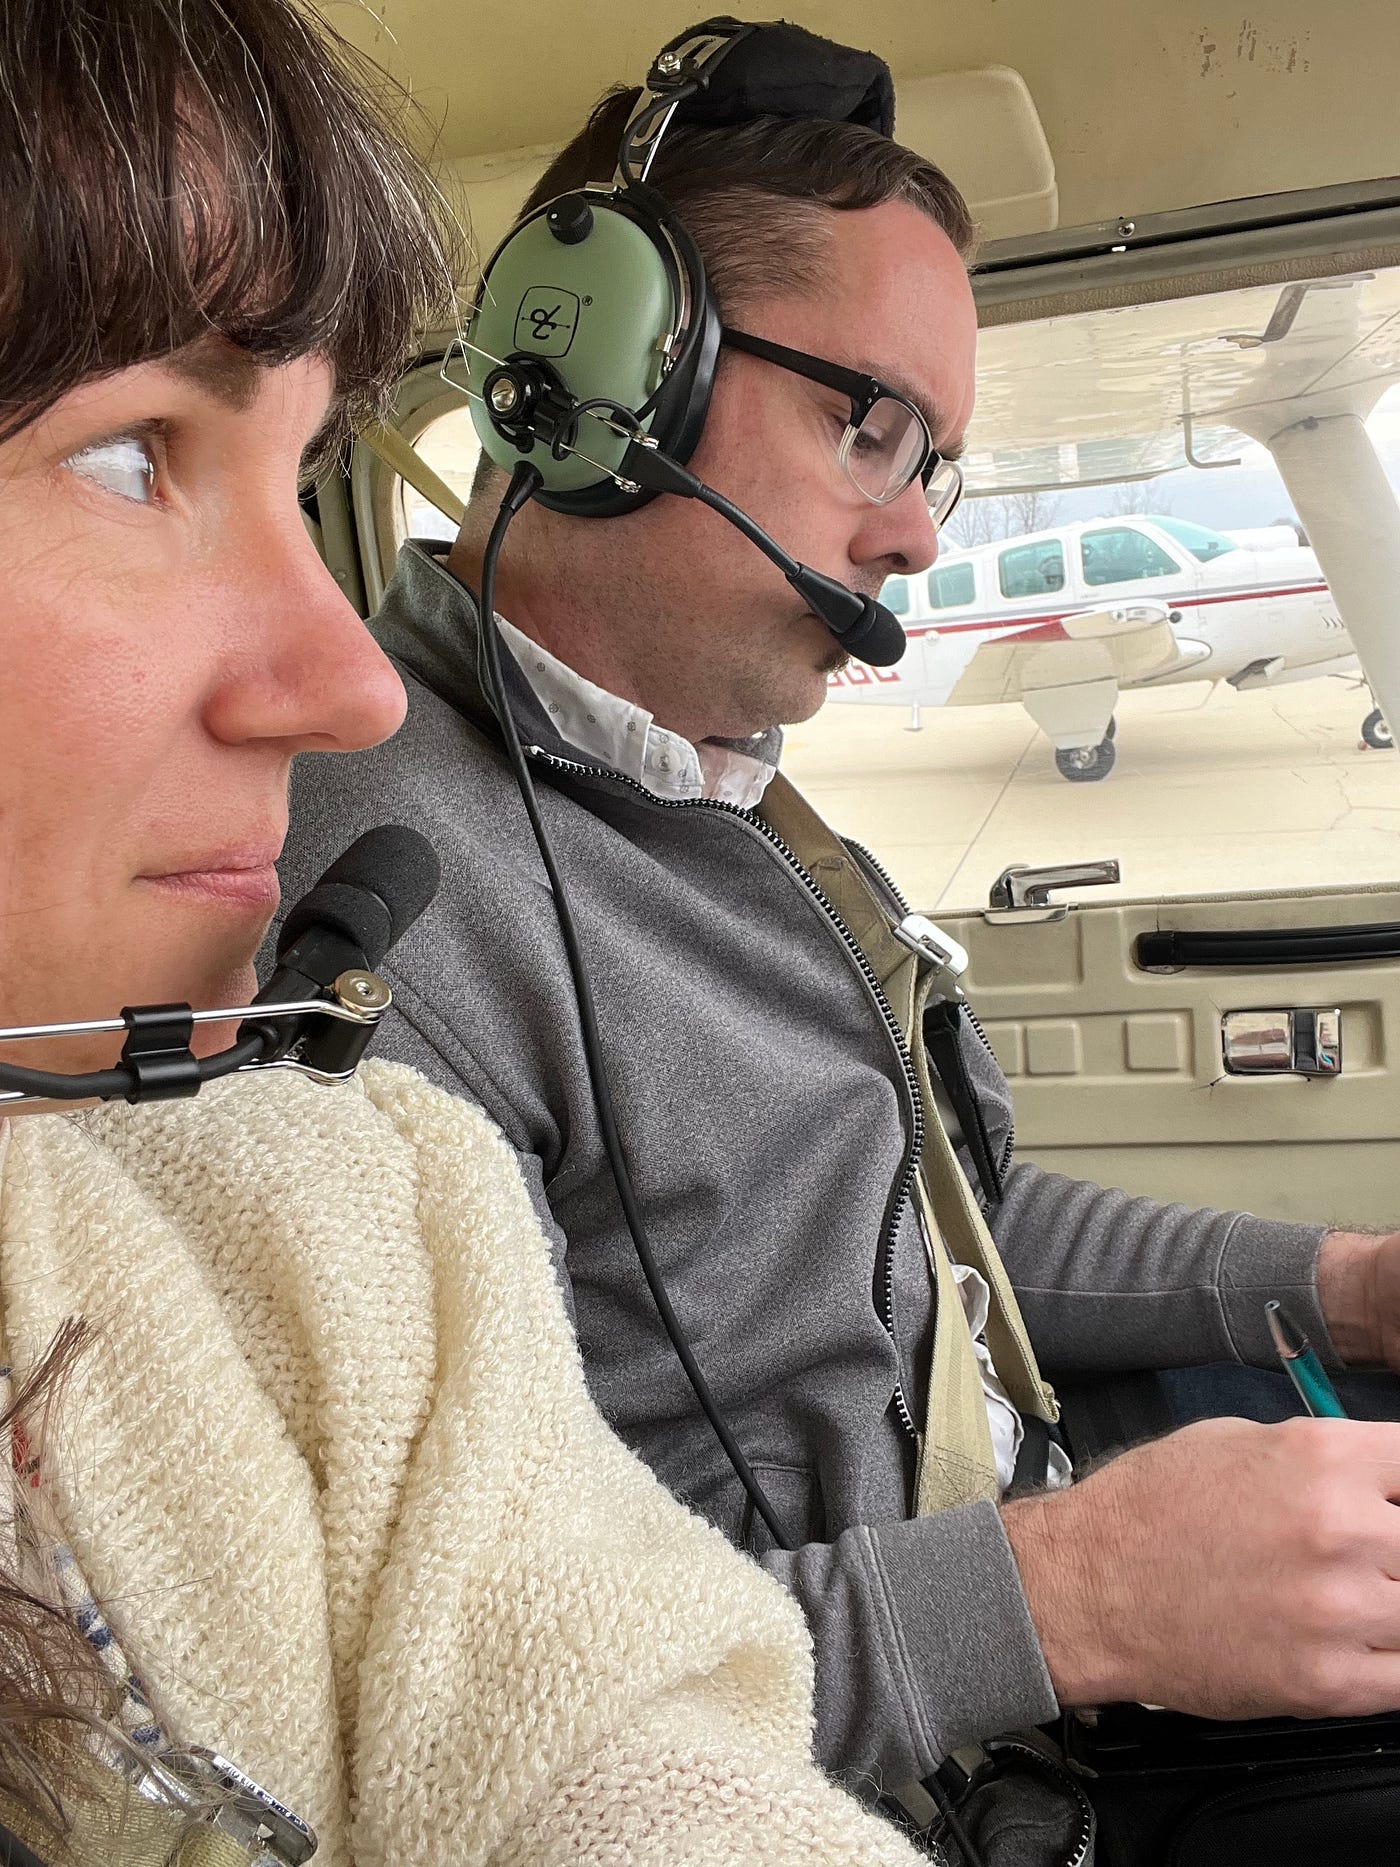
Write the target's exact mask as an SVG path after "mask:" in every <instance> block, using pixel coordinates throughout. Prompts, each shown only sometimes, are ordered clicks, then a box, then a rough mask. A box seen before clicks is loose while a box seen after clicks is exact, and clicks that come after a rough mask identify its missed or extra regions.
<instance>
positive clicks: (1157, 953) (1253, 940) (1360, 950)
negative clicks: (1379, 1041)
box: [1133, 921, 1400, 970]
mask: <svg viewBox="0 0 1400 1867" xmlns="http://www.w3.org/2000/svg"><path fill="white" fill-rule="evenodd" d="M1133 959H1134V961H1135V962H1136V964H1137V965H1138V966H1140V967H1142V968H1143V969H1144V970H1146V969H1148V968H1151V967H1157V966H1330V965H1335V964H1337V963H1338V962H1341V961H1345V960H1364V959H1400V921H1380V922H1377V923H1375V924H1374V925H1372V926H1369V927H1263V928H1249V929H1247V930H1245V931H1243V932H1238V933H1145V934H1139V935H1138V937H1137V940H1136V941H1135V942H1134V945H1133Z"/></svg>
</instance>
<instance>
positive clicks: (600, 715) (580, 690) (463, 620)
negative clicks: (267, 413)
mask: <svg viewBox="0 0 1400 1867" xmlns="http://www.w3.org/2000/svg"><path fill="white" fill-rule="evenodd" d="M498 620H503V619H500V618H498ZM370 626H371V628H372V629H373V631H374V634H375V637H376V639H377V640H378V642H379V644H380V646H381V647H382V648H383V649H384V650H385V651H386V653H388V654H391V655H393V656H394V657H395V659H397V660H398V661H400V662H402V663H403V664H404V666H405V667H407V668H408V669H409V670H410V671H411V672H412V673H413V674H414V675H416V676H417V677H418V679H420V680H421V681H423V682H424V683H425V684H426V685H427V686H428V687H430V688H432V689H433V691H434V692H435V693H437V694H438V695H440V696H441V697H442V698H443V699H444V700H446V701H448V702H449V703H450V704H451V705H452V706H454V707H456V708H457V710H458V711H459V712H461V713H463V714H465V715H466V716H467V718H469V719H470V720H472V721H473V723H475V724H476V725H479V726H481V727H483V728H484V729H485V730H487V731H489V732H491V733H492V735H493V736H495V733H496V722H495V718H494V714H493V710H492V708H491V705H490V702H489V700H488V699H487V696H486V683H485V678H484V675H483V672H482V670H481V666H480V646H481V642H480V627H479V612H478V608H477V599H476V596H475V594H474V593H473V592H472V591H471V590H470V589H468V587H467V586H466V585H465V584H464V583H462V582H461V581H460V580H459V579H458V578H456V577H454V576H453V575H452V573H451V571H449V570H448V568H447V564H446V561H445V559H444V558H443V557H440V556H439V555H438V554H437V553H436V552H434V551H431V550H429V549H426V548H425V547H424V546H422V545H420V544H416V543H412V542H410V543H409V544H406V545H405V546H404V547H403V549H402V550H401V551H400V553H399V560H398V564H397V566H396V568H395V571H394V576H393V580H392V581H391V583H390V584H389V587H388V589H387V590H386V591H385V593H384V600H383V603H382V604H381V605H380V608H379V611H378V614H377V615H376V616H375V617H374V619H373V621H372V623H371V625H370ZM502 635H503V638H504V641H505V646H506V649H507V651H508V652H507V653H506V655H505V656H503V657H502V672H503V674H504V676H505V682H506V692H507V696H508V699H509V702H510V707H511V711H512V713H513V714H514V716H515V721H516V726H517V728H518V729H519V731H520V733H521V736H522V738H525V739H526V740H527V741H528V742H530V743H533V744H536V745H539V746H540V747H542V748H543V749H544V750H545V751H546V752H551V753H553V754H554V755H556V756H562V757H566V758H572V759H575V760H581V761H583V762H584V763H588V764H595V765H601V766H604V767H606V768H607V769H608V770H611V771H616V772H619V773H621V774H622V775H623V776H624V777H628V778H631V779H633V780H634V781H635V782H637V783H638V784H641V785H642V786H643V787H644V788H645V789H646V790H648V791H650V792H651V793H652V794H653V796H655V797H659V798H663V799H667V800H686V799H692V798H700V797H705V798H710V799H714V800H717V801H720V802H723V803H728V804H734V805H736V806H737V807H738V808H740V809H748V808H751V807H752V806H753V805H755V804H756V803H757V802H758V801H759V799H760V798H761V797H762V795H763V792H764V789H765V787H766V786H767V783H768V780H769V779H770V778H771V777H772V775H773V773H774V771H775V770H776V769H777V764H778V757H779V754H780V752H781V750H782V738H783V736H782V732H781V731H780V730H779V729H778V728H777V727H774V728H773V729H772V730H771V731H769V732H766V733H760V734H758V735H756V736H755V737H754V738H751V739H739V740H731V739H705V740H702V741H701V742H700V743H699V744H698V745H692V744H691V743H690V741H689V740H687V739H683V738H682V737H681V735H680V734H679V733H673V732H670V731H668V730H667V729H666V728H665V727H663V726H659V725H658V724H657V723H656V721H655V720H654V719H653V717H652V715H651V714H650V713H648V712H647V711H646V710H645V708H642V707H637V706H634V705H632V703H631V702H630V701H626V700H622V699H620V698H619V697H618V696H617V695H616V694H610V693H608V692H607V690H606V689H604V688H601V687H598V686H597V685H596V684H595V683H594V682H592V681H589V680H586V679H585V678H584V677H583V676H582V675H581V674H578V673H577V672H576V671H575V670H574V669H573V668H571V667H569V666H568V665H567V663H565V662H562V661H560V660H559V659H558V657H557V656H555V655H552V654H550V653H549V651H548V650H547V649H544V648H541V647H540V646H539V644H538V643H536V642H534V641H532V640H531V639H530V637H529V636H527V635H525V634H523V633H522V632H521V631H520V630H519V629H517V628H515V627H514V625H513V624H511V623H509V622H503V628H502Z"/></svg>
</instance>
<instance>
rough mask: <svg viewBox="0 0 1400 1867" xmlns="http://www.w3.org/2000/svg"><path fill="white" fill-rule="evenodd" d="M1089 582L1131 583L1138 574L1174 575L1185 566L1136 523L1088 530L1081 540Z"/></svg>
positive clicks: (1149, 575)
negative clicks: (1141, 530)
mask: <svg viewBox="0 0 1400 1867" xmlns="http://www.w3.org/2000/svg"><path fill="white" fill-rule="evenodd" d="M1079 549H1080V555H1081V557H1082V560H1083V564H1084V581H1085V583H1087V584H1100V583H1130V582H1131V581H1132V580H1133V579H1134V578H1136V577H1170V576H1171V575H1172V573H1173V572H1174V571H1179V570H1180V568H1181V566H1180V565H1179V564H1178V563H1177V562H1176V560H1175V558H1172V557H1169V556H1168V555H1167V553H1166V552H1165V551H1164V550H1163V549H1162V547H1161V546H1160V545H1159V544H1154V542H1153V541H1152V539H1150V538H1149V537H1148V535H1147V533H1146V532H1140V531H1139V530H1138V529H1137V527H1136V526H1135V525H1120V526H1118V527H1116V528H1115V529H1114V530H1112V531H1104V532H1085V534H1084V536H1083V537H1082V538H1081V539H1080V541H1079Z"/></svg>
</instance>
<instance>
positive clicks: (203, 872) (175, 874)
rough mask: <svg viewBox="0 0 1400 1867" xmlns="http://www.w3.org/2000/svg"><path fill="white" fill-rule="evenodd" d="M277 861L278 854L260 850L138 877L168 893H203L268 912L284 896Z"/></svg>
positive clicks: (229, 904) (224, 903) (209, 898)
mask: <svg viewBox="0 0 1400 1867" xmlns="http://www.w3.org/2000/svg"><path fill="white" fill-rule="evenodd" d="M278 853H280V851H279V852H278ZM275 865H276V857H275V855H268V854H266V853H265V852H263V851H258V852H256V853H252V854H248V855H246V856H245V855H232V856H222V855H221V856H216V857H210V858H209V859H207V861H205V862H203V863H201V864H200V865H199V866H198V867H191V868H182V869H171V870H169V871H167V872H166V873H164V874H161V875H142V876H138V877H137V879H138V880H139V881H143V882H146V883H148V884H149V885H150V886H151V887H152V888H159V889H162V890H163V891H165V892H168V893H173V894H179V895H184V896H186V897H195V898H199V897H202V898H203V899H204V900H206V901H213V902H217V903H219V904H220V905H221V906H223V907H241V908H246V909H247V910H248V911H249V912H250V913H253V912H256V913H260V914H267V913H271V912H272V911H273V910H274V909H275V908H276V907H277V904H278V902H279V901H280V900H281V898H282V891H281V888H280V886H279V885H278V881H277V869H276V866H275Z"/></svg>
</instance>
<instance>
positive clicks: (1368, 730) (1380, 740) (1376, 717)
mask: <svg viewBox="0 0 1400 1867" xmlns="http://www.w3.org/2000/svg"><path fill="white" fill-rule="evenodd" d="M1361 737H1362V738H1363V739H1364V740H1365V741H1366V744H1367V745H1368V746H1370V748H1371V750H1372V751H1373V752H1389V751H1392V750H1393V749H1394V746H1395V736H1394V734H1393V733H1392V732H1391V730H1390V722H1389V721H1388V720H1387V719H1386V717H1385V715H1384V713H1382V712H1381V710H1380V708H1379V707H1372V709H1371V711H1370V712H1369V713H1368V714H1367V715H1366V717H1365V719H1364V720H1362V722H1361Z"/></svg>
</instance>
